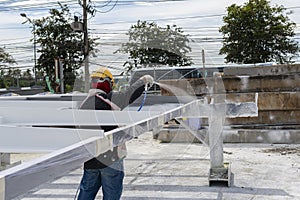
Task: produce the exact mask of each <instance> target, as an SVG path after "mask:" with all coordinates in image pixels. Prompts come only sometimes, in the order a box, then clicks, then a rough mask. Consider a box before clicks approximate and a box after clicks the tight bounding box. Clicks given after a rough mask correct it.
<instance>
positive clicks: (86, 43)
mask: <svg viewBox="0 0 300 200" xmlns="http://www.w3.org/2000/svg"><path fill="white" fill-rule="evenodd" d="M82 8H83V40H84V74H85V84H84V91H85V92H88V91H89V89H90V72H89V40H88V27H87V5H86V0H83V4H82Z"/></svg>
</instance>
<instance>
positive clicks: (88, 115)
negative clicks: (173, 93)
mask: <svg viewBox="0 0 300 200" xmlns="http://www.w3.org/2000/svg"><path fill="white" fill-rule="evenodd" d="M158 113H160V112H158V111H156V112H151V111H147V112H144V111H140V112H137V111H108V110H78V109H62V110H58V109H51V108H44V109H40V108H32V107H25V108H14V107H0V125H1V124H2V125H16V126H20V125H22V126H101V125H105V126H113V125H117V126H124V125H127V124H131V123H134V122H137V121H141V120H143V119H145V118H148V117H151V116H153V115H157V114H158Z"/></svg>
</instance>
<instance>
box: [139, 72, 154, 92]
mask: <svg viewBox="0 0 300 200" xmlns="http://www.w3.org/2000/svg"><path fill="white" fill-rule="evenodd" d="M140 79H141V80H142V81H144V85H145V91H147V90H148V89H149V88H151V87H152V85H153V83H154V79H153V77H152V76H150V75H144V76H142V77H141V78H140Z"/></svg>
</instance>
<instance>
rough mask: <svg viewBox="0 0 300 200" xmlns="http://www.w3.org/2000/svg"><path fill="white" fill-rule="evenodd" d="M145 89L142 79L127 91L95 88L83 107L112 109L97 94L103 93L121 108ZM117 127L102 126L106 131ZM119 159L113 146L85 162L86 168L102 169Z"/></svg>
mask: <svg viewBox="0 0 300 200" xmlns="http://www.w3.org/2000/svg"><path fill="white" fill-rule="evenodd" d="M143 91H144V82H143V81H142V80H138V81H136V82H135V83H134V84H133V85H132V86H131V87H129V88H128V89H127V90H126V91H125V92H110V93H109V94H106V93H104V92H101V91H98V92H97V90H94V91H93V94H92V95H91V94H89V96H88V97H87V98H86V99H85V100H84V101H83V103H82V105H81V107H80V108H81V109H88V110H112V108H111V106H110V105H109V104H108V103H107V102H105V101H103V100H102V99H101V98H99V97H97V96H96V95H94V94H95V92H96V94H98V95H101V96H102V97H103V98H104V99H109V100H110V101H111V102H113V103H114V104H116V105H117V106H118V107H119V108H120V109H121V110H122V109H124V108H125V107H126V106H128V105H129V104H131V103H132V102H133V101H135V100H136V99H137V98H138V97H139V96H140V95H141V94H142V93H143ZM115 128H117V126H102V127H101V129H103V130H104V132H107V131H110V130H113V129H115ZM116 160H119V158H118V153H117V147H114V148H113V151H111V150H108V151H107V152H105V153H103V154H101V155H99V156H98V157H96V158H92V159H90V160H88V161H87V162H85V163H84V168H85V169H101V168H104V167H107V166H109V165H111V164H112V163H113V162H114V161H116Z"/></svg>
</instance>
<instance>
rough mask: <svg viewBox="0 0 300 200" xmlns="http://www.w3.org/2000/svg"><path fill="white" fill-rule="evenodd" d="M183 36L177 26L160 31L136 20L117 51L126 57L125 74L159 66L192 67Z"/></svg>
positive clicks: (154, 24)
mask: <svg viewBox="0 0 300 200" xmlns="http://www.w3.org/2000/svg"><path fill="white" fill-rule="evenodd" d="M183 33H184V32H183V30H182V28H179V27H177V26H176V25H173V26H170V25H167V27H166V28H162V27H160V26H158V25H157V24H156V23H154V22H151V23H149V22H146V21H138V22H137V24H135V25H132V26H131V28H130V29H129V31H128V33H126V34H127V35H128V36H129V41H128V42H126V43H124V44H122V46H121V48H119V49H118V50H117V51H116V52H120V53H128V54H129V57H128V61H126V62H125V63H124V66H125V67H127V69H126V71H130V70H132V69H133V68H141V67H152V66H159V65H169V66H188V65H191V64H192V61H191V58H190V57H189V56H187V55H186V54H187V53H189V52H191V48H190V47H189V46H188V43H189V42H190V40H189V39H188V37H187V36H186V35H184V34H183ZM116 52H115V53H116Z"/></svg>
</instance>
